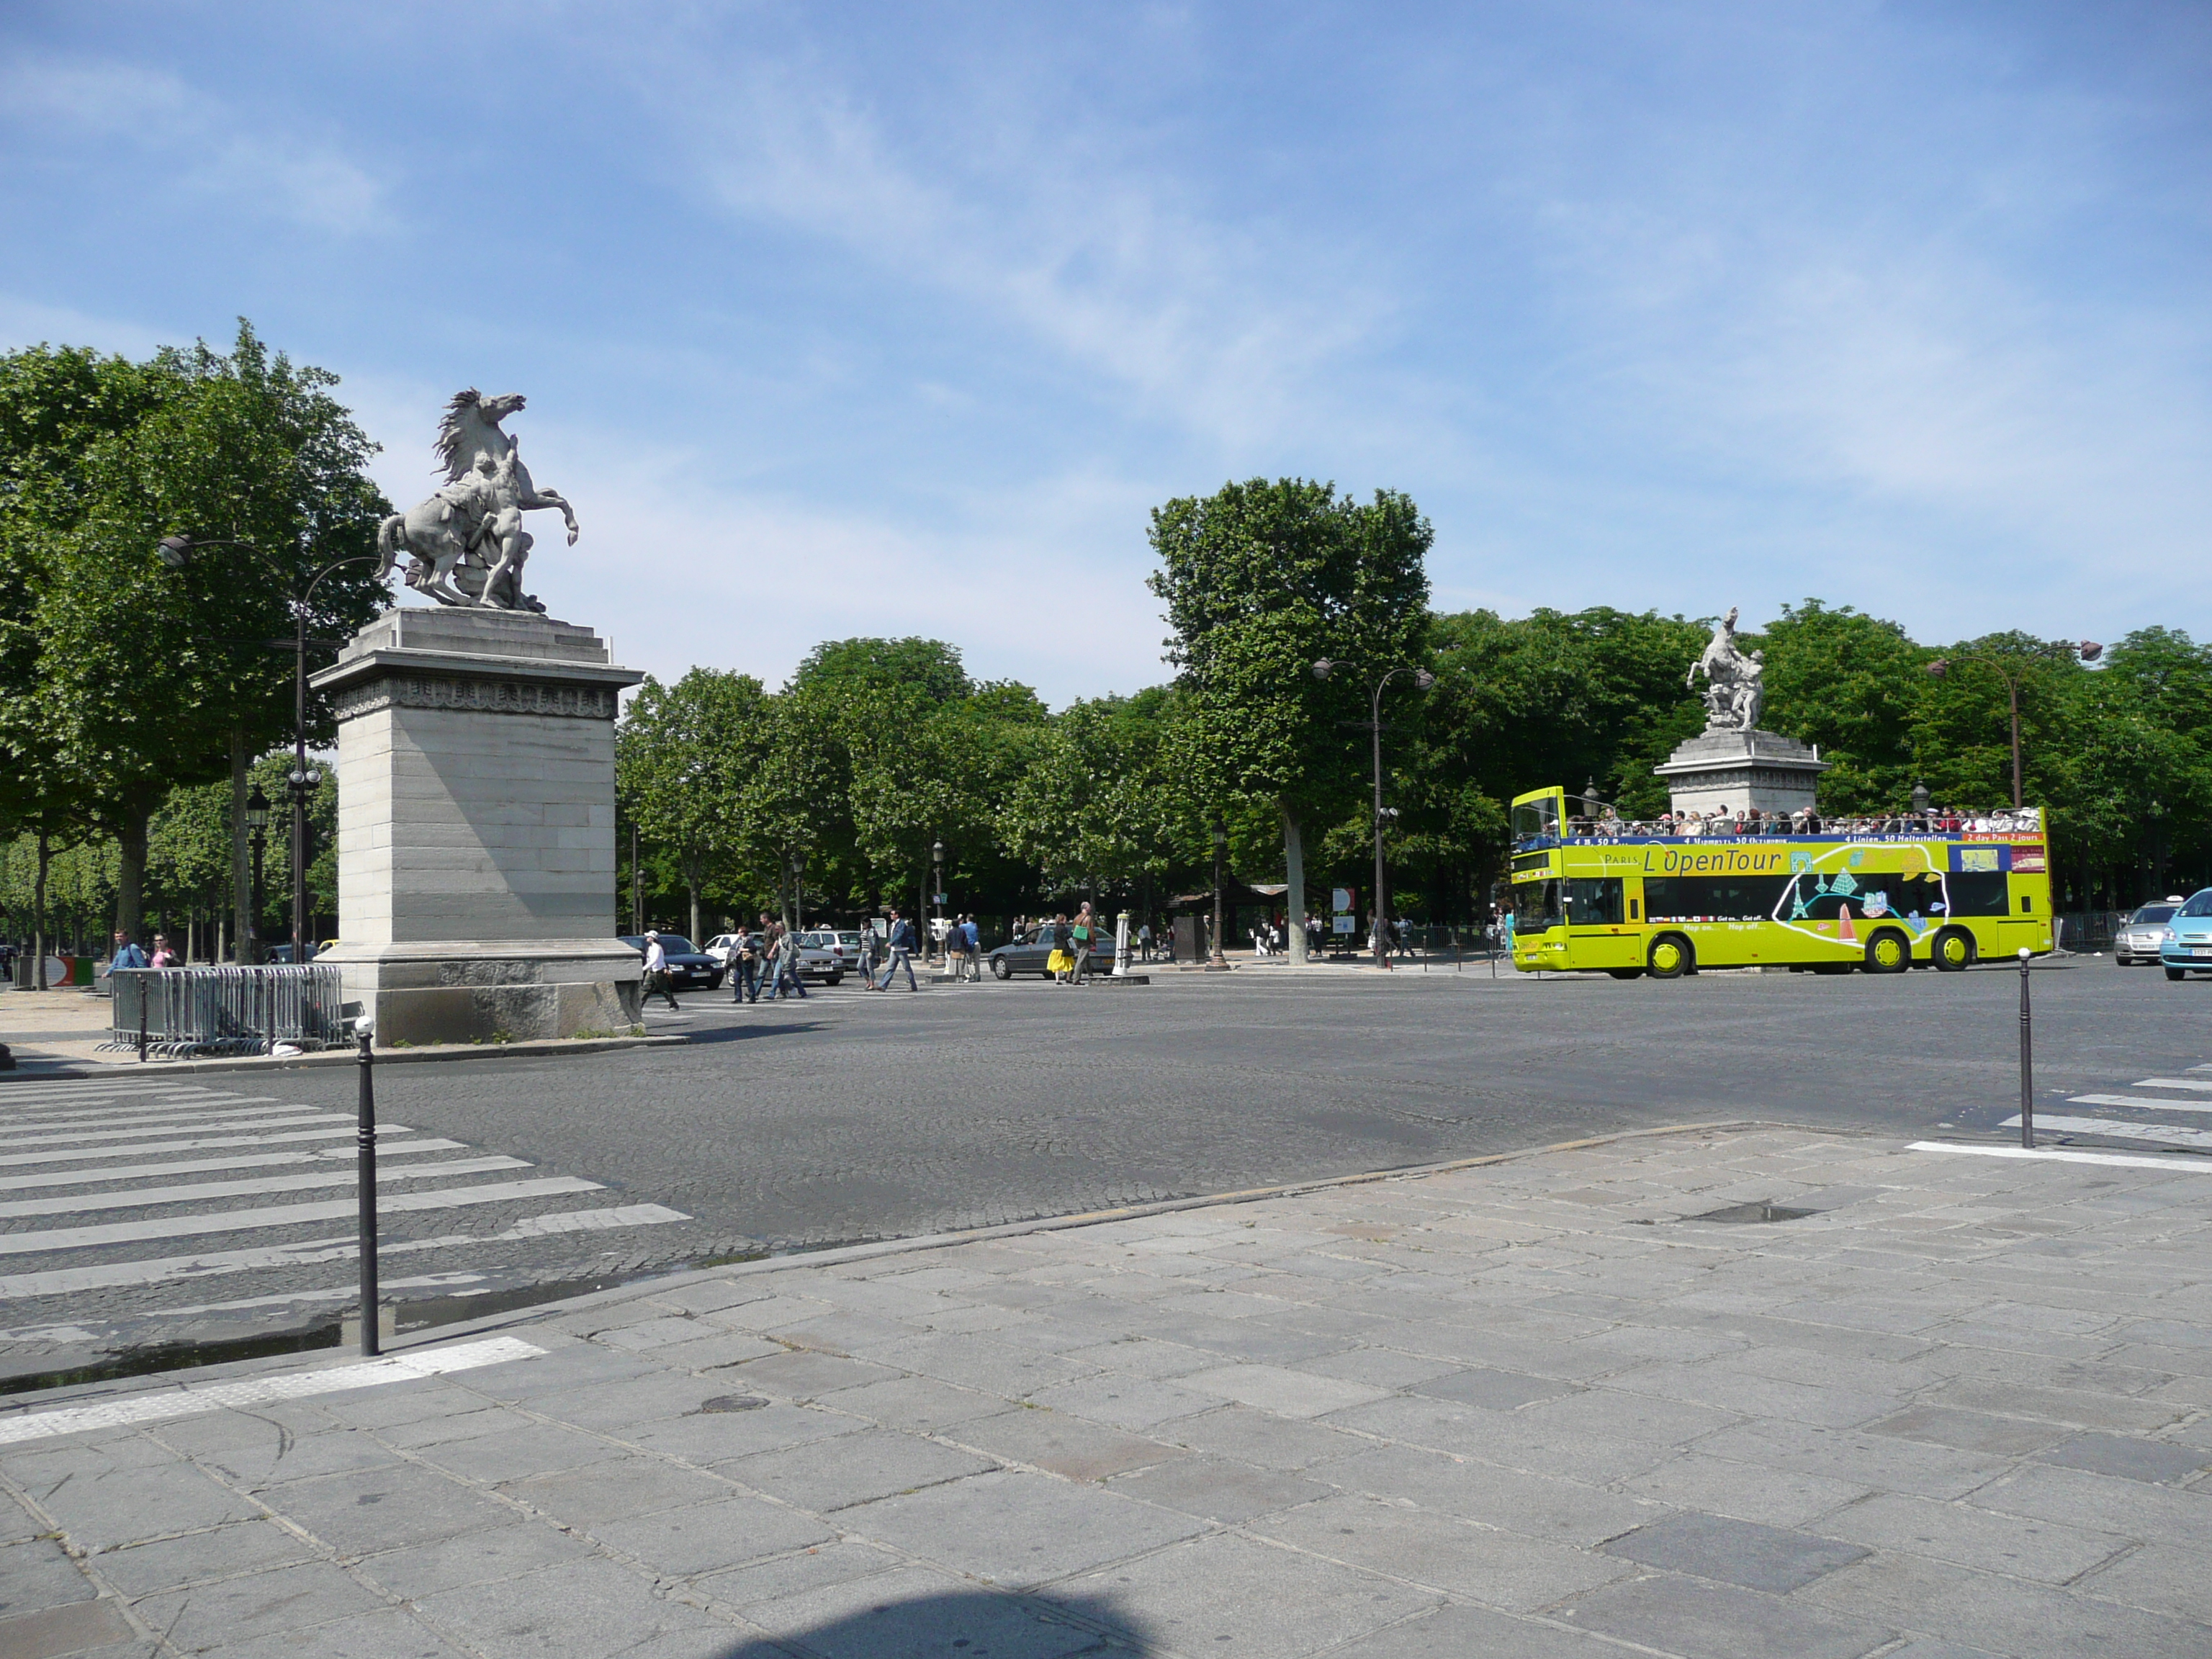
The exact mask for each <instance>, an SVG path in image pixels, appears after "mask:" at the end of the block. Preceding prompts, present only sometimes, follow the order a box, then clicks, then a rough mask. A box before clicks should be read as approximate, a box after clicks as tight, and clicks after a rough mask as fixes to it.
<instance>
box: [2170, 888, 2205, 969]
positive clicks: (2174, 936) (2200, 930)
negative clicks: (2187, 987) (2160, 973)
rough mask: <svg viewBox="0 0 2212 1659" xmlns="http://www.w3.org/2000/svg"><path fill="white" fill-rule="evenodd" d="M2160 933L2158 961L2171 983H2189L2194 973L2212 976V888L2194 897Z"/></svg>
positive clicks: (2175, 913)
mask: <svg viewBox="0 0 2212 1659" xmlns="http://www.w3.org/2000/svg"><path fill="white" fill-rule="evenodd" d="M2158 933H2159V936H2158V958H2159V960H2160V962H2161V963H2164V964H2165V967H2166V977H2167V978H2168V979H2186V978H2188V977H2189V975H2190V972H2191V969H2194V970H2196V971H2197V972H2198V973H2200V974H2212V887H2207V888H2204V889H2203V890H2200V891H2197V892H2195V893H2191V895H2190V896H2189V902H2187V903H2185V904H2184V905H2183V906H2182V907H2181V908H2179V910H2176V911H2175V912H2174V913H2173V915H2172V916H2171V917H2169V918H2168V919H2167V921H2166V926H2165V927H2161V928H2160V929H2159V930H2158Z"/></svg>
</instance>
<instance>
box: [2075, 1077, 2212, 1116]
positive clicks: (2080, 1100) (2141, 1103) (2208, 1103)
mask: <svg viewBox="0 0 2212 1659" xmlns="http://www.w3.org/2000/svg"><path fill="white" fill-rule="evenodd" d="M2136 1087H2137V1088H2141V1087H2142V1085H2141V1084H2137V1085H2136ZM2066 1103H2067V1104H2068V1105H2069V1106H2136V1107H2140V1108H2142V1109H2143V1110H2144V1111H2147V1112H2195V1113H2197V1115H2199V1116H2202V1115H2205V1114H2206V1113H2212V1100H2150V1099H2147V1098H2145V1097H2143V1096H2142V1095H2069V1096H2067V1097H2066Z"/></svg>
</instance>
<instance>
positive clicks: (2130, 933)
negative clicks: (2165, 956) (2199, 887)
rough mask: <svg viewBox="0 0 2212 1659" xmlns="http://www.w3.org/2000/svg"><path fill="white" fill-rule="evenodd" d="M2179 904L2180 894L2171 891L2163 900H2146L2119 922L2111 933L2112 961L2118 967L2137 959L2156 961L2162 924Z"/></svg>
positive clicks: (2168, 919)
mask: <svg viewBox="0 0 2212 1659" xmlns="http://www.w3.org/2000/svg"><path fill="white" fill-rule="evenodd" d="M2181 905H2182V899H2181V896H2180V895H2179V893H2175V894H2172V895H2169V896H2167V898H2166V902H2164V903H2162V904H2146V905H2144V906H2143V907H2142V908H2141V909H2139V910H2137V911H2136V913H2135V915H2131V916H2130V917H2129V918H2128V919H2127V920H2126V921H2124V922H2122V923H2121V924H2120V929H2119V931H2118V933H2114V934H2113V935H2112V961H2113V962H2114V963H2116V964H2118V966H2120V967H2122V968H2132V967H2134V966H2135V965H2136V963H2142V965H2143V966H2144V967H2146V968H2148V967H2149V966H2150V965H2151V964H2152V963H2154V962H2156V961H2157V960H2158V951H2159V946H2160V944H2161V943H2162V942H2163V936H2164V934H2165V932H2166V923H2168V922H2170V921H2172V920H2173V913H2174V912H2175V911H2176V910H2179V908H2181Z"/></svg>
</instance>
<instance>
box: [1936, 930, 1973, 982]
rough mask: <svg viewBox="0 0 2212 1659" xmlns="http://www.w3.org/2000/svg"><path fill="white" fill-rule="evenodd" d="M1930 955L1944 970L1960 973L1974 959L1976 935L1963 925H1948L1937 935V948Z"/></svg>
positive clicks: (1937, 965) (1945, 971)
mask: <svg viewBox="0 0 2212 1659" xmlns="http://www.w3.org/2000/svg"><path fill="white" fill-rule="evenodd" d="M1928 956H1929V960H1930V961H1932V962H1933V963H1935V964H1936V967H1937V968H1938V969H1941V970H1942V972H1944V973H1947V974H1956V973H1960V972H1961V971H1963V970H1964V969H1966V967H1967V966H1968V965H1969V964H1970V963H1972V961H1973V959H1974V936H1973V935H1972V933H1968V932H1966V929H1965V928H1963V927H1946V928H1945V929H1944V930H1943V931H1942V933H1938V934H1936V945H1935V948H1934V949H1933V950H1931V951H1929V953H1928Z"/></svg>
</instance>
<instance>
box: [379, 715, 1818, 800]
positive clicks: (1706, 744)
mask: <svg viewBox="0 0 2212 1659" xmlns="http://www.w3.org/2000/svg"><path fill="white" fill-rule="evenodd" d="M1827 769H1828V763H1827V762H1826V761H1824V760H1822V759H1821V758H1820V755H1819V753H1818V752H1817V751H1816V750H1811V749H1808V748H1807V747H1806V746H1805V745H1804V744H1802V743H1799V742H1798V741H1797V740H1796V738H1785V737H1784V736H1782V735H1781V734H1780V733H1779V732H1714V731H1706V732H1699V734H1698V735H1697V736H1696V737H1694V738H1691V739H1689V741H1688V742H1686V743H1683V744H1678V745H1677V746H1676V748H1675V750H1674V753H1673V754H1672V755H1670V756H1668V757H1667V763H1666V764H1665V765H1664V766H1656V767H1654V768H1652V770H1653V771H1654V772H1655V773H1656V774H1657V775H1659V776H1660V777H1662V778H1664V779H1666V780H1667V783H1668V789H1669V790H1670V791H1671V792H1672V793H1673V796H1674V811H1677V812H1689V811H1695V812H1700V813H1710V812H1715V811H1719V810H1720V809H1721V808H1722V807H1723V806H1725V807H1726V808H1728V810H1729V811H1731V812H1737V811H1743V810H1744V809H1746V808H1747V807H1753V806H1755V807H1757V808H1758V809H1759V811H1762V812H1795V811H1798V810H1799V809H1800V808H1802V807H1808V806H1810V805H1813V791H1814V785H1815V784H1817V783H1818V782H1819V781H1820V774H1821V773H1823V772H1825V771H1826V770H1827ZM341 799H343V797H341Z"/></svg>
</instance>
